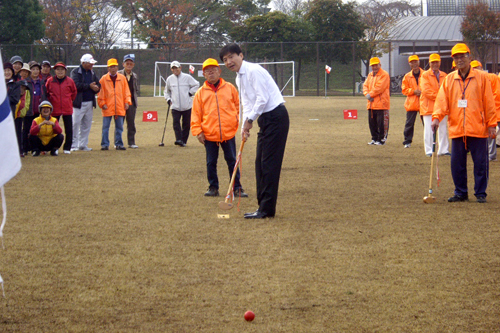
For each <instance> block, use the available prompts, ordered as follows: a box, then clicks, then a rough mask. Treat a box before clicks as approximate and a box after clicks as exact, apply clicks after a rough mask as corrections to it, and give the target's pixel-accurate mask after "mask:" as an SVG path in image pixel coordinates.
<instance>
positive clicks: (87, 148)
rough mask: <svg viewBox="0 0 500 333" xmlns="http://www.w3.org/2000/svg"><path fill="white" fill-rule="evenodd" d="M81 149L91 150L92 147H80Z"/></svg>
mask: <svg viewBox="0 0 500 333" xmlns="http://www.w3.org/2000/svg"><path fill="white" fill-rule="evenodd" d="M80 150H81V151H92V148H89V147H80Z"/></svg>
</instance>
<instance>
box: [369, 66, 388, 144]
mask: <svg viewBox="0 0 500 333" xmlns="http://www.w3.org/2000/svg"><path fill="white" fill-rule="evenodd" d="M370 66H371V68H372V72H371V73H370V74H368V77H367V78H366V81H365V83H364V85H363V95H365V97H366V98H367V99H368V103H367V107H366V108H367V109H368V124H369V126H370V133H371V136H372V140H371V141H370V142H368V144H369V145H377V146H382V145H384V144H385V142H384V141H383V139H384V114H385V110H389V109H390V103H391V100H390V93H389V89H390V82H391V80H390V77H389V74H388V73H387V72H386V71H384V70H383V69H382V65H381V64H380V59H379V58H377V57H374V58H371V59H370Z"/></svg>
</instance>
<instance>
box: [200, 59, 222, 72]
mask: <svg viewBox="0 0 500 333" xmlns="http://www.w3.org/2000/svg"><path fill="white" fill-rule="evenodd" d="M208 66H217V67H219V63H218V62H217V60H215V59H213V58H208V59H207V60H205V61H204V62H203V67H202V68H201V69H202V70H204V69H205V67H208Z"/></svg>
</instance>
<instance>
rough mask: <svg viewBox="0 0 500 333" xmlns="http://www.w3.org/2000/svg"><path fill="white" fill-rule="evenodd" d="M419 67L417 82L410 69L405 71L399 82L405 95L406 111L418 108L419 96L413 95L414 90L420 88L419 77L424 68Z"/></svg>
mask: <svg viewBox="0 0 500 333" xmlns="http://www.w3.org/2000/svg"><path fill="white" fill-rule="evenodd" d="M419 69H420V73H419V74H418V79H419V81H418V84H417V79H416V78H415V75H413V71H412V70H411V71H410V72H409V73H406V75H405V77H404V78H403V82H402V83H401V91H402V92H403V95H406V100H405V109H406V111H418V110H419V109H420V96H417V95H415V90H417V89H420V78H421V77H422V74H423V73H424V70H423V69H422V68H419Z"/></svg>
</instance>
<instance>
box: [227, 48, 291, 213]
mask: <svg viewBox="0 0 500 333" xmlns="http://www.w3.org/2000/svg"><path fill="white" fill-rule="evenodd" d="M219 56H220V59H221V60H222V61H223V62H224V64H225V65H226V67H227V68H228V69H229V70H230V71H232V72H235V73H237V74H238V75H237V77H236V84H237V86H238V88H239V91H240V95H241V98H240V101H241V105H242V109H243V126H242V131H241V133H242V139H246V138H248V137H249V136H250V130H251V129H252V127H253V122H254V121H255V120H257V119H258V124H259V129H260V130H259V132H258V133H257V156H256V159H255V176H256V180H257V201H258V204H259V208H258V209H257V211H255V212H253V213H246V214H245V218H247V219H263V218H267V217H274V215H275V214H276V201H277V199H278V187H279V179H280V173H281V165H282V163H283V156H284V154H285V146H286V139H287V136H288V129H289V127H290V121H289V118H288V111H287V110H286V108H285V105H284V103H285V100H284V99H283V96H282V95H281V92H280V90H279V88H278V86H277V85H276V82H274V80H273V78H272V77H271V75H270V74H269V73H268V72H267V71H266V70H265V69H264V68H263V67H261V66H260V65H258V64H254V63H251V62H247V61H244V60H243V53H242V51H241V48H240V47H239V45H237V44H234V43H232V44H228V45H226V46H224V47H223V48H222V49H221V51H220V53H219Z"/></svg>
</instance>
